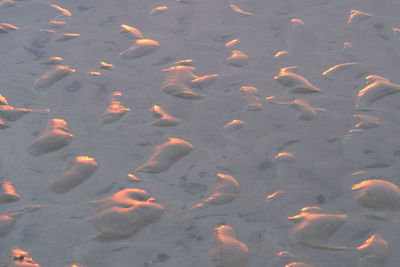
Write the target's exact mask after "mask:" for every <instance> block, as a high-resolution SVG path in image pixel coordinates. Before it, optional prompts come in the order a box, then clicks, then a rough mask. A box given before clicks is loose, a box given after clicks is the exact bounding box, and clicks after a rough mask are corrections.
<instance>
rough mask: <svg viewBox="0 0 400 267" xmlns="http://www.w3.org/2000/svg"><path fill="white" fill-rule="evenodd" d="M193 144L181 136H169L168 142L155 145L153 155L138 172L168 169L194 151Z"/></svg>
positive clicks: (157, 171)
mask: <svg viewBox="0 0 400 267" xmlns="http://www.w3.org/2000/svg"><path fill="white" fill-rule="evenodd" d="M193 149H194V147H193V145H192V144H190V143H188V142H186V141H185V140H182V139H179V138H169V139H168V141H167V142H165V143H163V144H161V145H158V146H156V147H155V149H154V152H153V155H152V156H151V157H150V159H149V160H148V161H146V162H145V163H144V164H143V165H141V166H139V167H138V168H136V171H138V172H147V173H160V172H164V171H166V170H168V169H169V168H170V167H171V166H172V165H173V164H174V163H175V162H177V161H178V160H179V159H181V158H182V157H184V156H185V155H187V154H189V153H190V152H192V151H193Z"/></svg>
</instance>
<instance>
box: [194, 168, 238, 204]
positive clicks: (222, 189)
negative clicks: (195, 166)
mask: <svg viewBox="0 0 400 267" xmlns="http://www.w3.org/2000/svg"><path fill="white" fill-rule="evenodd" d="M216 177H217V179H218V182H217V185H216V186H215V189H214V191H213V193H212V194H211V195H210V196H209V197H208V198H206V199H205V200H204V201H202V202H201V203H199V204H196V205H194V206H193V207H192V208H191V209H197V208H200V207H204V206H208V205H221V204H226V203H229V202H232V201H233V200H234V199H236V198H237V197H238V196H239V192H240V185H239V183H238V181H237V180H236V179H235V178H234V177H233V176H232V175H229V174H223V173H218V174H217V175H216Z"/></svg>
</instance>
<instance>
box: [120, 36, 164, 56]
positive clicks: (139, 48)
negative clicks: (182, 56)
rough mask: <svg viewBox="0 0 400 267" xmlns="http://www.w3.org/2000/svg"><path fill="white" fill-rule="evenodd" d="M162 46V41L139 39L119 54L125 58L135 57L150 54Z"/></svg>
mask: <svg viewBox="0 0 400 267" xmlns="http://www.w3.org/2000/svg"><path fill="white" fill-rule="evenodd" d="M159 47H160V43H159V42H157V41H155V40H150V39H138V40H135V41H134V44H133V45H132V46H131V47H129V48H128V49H126V50H124V51H122V52H121V53H120V54H119V55H120V56H121V58H123V59H127V60H129V59H133V58H138V57H144V56H146V55H148V54H151V53H153V52H155V51H156V50H157V49H158V48H159Z"/></svg>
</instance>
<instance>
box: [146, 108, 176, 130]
mask: <svg viewBox="0 0 400 267" xmlns="http://www.w3.org/2000/svg"><path fill="white" fill-rule="evenodd" d="M149 112H151V114H152V115H153V118H155V119H156V120H155V121H154V122H152V123H150V125H152V126H159V127H173V126H177V125H178V124H179V123H181V121H180V120H179V119H177V118H175V117H173V116H171V115H169V114H168V113H167V112H166V111H165V110H164V109H162V108H161V107H160V106H157V105H154V106H153V107H152V108H151V109H150V110H149Z"/></svg>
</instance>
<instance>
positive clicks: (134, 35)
mask: <svg viewBox="0 0 400 267" xmlns="http://www.w3.org/2000/svg"><path fill="white" fill-rule="evenodd" d="M120 27H121V29H120V30H119V33H121V34H122V35H123V36H125V37H126V38H129V39H133V40H136V39H143V38H144V35H143V33H141V32H140V31H139V30H138V29H136V28H135V27H132V26H129V25H125V24H121V25H120Z"/></svg>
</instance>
